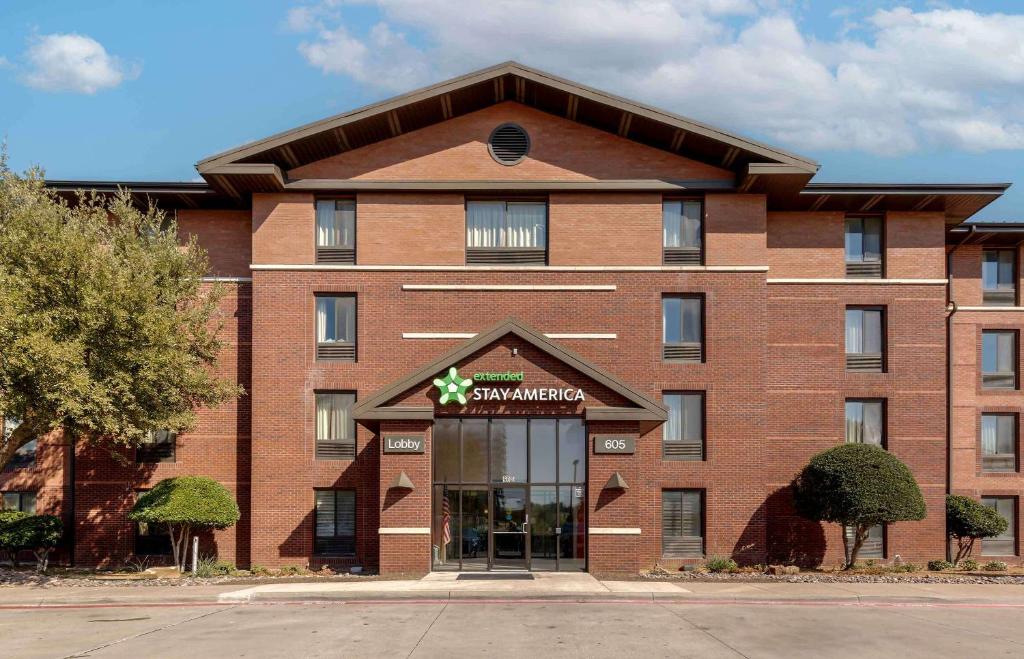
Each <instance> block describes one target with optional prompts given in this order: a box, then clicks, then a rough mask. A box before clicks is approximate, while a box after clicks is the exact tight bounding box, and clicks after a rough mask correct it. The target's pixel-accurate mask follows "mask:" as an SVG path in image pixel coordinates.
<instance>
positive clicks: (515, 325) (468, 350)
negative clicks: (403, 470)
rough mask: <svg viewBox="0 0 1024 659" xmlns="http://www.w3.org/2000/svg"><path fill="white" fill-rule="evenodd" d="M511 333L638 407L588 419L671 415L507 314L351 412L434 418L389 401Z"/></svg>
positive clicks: (364, 416) (425, 410) (598, 412)
mask: <svg viewBox="0 0 1024 659" xmlns="http://www.w3.org/2000/svg"><path fill="white" fill-rule="evenodd" d="M509 334H512V335H515V336H517V337H519V338H520V339H522V340H523V341H525V342H526V343H529V344H530V345H532V346H534V347H535V348H537V349H538V350H540V351H541V352H543V353H545V354H547V355H550V356H551V357H553V358H555V359H557V360H559V361H561V362H563V363H564V364H566V365H567V366H569V367H570V368H573V369H575V370H576V371H578V372H580V373H582V374H583V375H585V376H587V377H589V378H590V379H592V380H594V381H595V382H597V383H599V384H601V385H603V386H604V387H606V388H608V389H609V390H611V391H614V392H615V393H617V394H619V395H620V396H622V397H623V398H625V399H626V400H627V401H629V402H630V403H632V404H633V405H635V407H604V406H601V407H587V408H586V413H585V416H586V418H587V420H602V421H616V420H619V421H647V422H652V421H653V422H656V423H661V422H663V421H665V420H666V419H667V418H668V410H667V409H665V407H664V406H663V405H662V404H661V403H659V402H657V401H655V400H652V399H651V398H648V397H647V396H645V395H644V394H642V393H640V392H638V391H636V390H635V389H633V388H631V387H630V386H629V385H627V384H626V383H624V382H622V381H621V380H619V379H618V378H616V377H615V376H613V375H609V374H608V373H606V372H605V371H603V370H602V369H600V368H598V367H597V366H595V365H593V364H591V363H590V362H588V361H587V360H585V359H583V358H582V357H580V356H579V355H577V354H575V353H573V352H571V351H569V350H567V349H565V348H563V347H561V346H560V345H558V344H556V343H553V342H552V341H551V340H550V339H548V338H547V337H545V336H544V335H543V334H541V333H540V332H538V331H537V330H535V329H533V328H531V327H529V326H527V325H526V324H524V323H522V322H521V321H519V320H516V319H515V318H508V319H506V320H504V321H502V322H500V323H498V324H497V325H495V326H493V327H491V328H490V329H487V330H484V331H482V332H480V333H479V334H477V335H476V336H475V337H473V338H472V339H470V340H468V341H467V342H466V343H463V344H462V345H460V346H458V347H456V348H454V349H452V350H450V351H448V352H446V353H445V354H443V355H441V356H440V357H438V358H437V359H435V360H434V361H432V362H430V363H429V364H427V365H426V366H424V367H422V368H420V369H418V370H417V371H415V372H413V373H411V374H410V375H408V376H406V377H404V378H402V379H401V380H398V381H397V382H393V383H391V384H390V385H387V386H386V387H384V388H383V389H381V390H380V391H378V392H377V393H376V394H374V395H373V396H370V397H369V398H366V399H364V400H362V401H359V402H358V403H356V405H355V407H354V408H353V410H352V415H353V416H354V417H355V418H356V419H358V420H360V421H368V420H381V419H425V420H429V419H433V418H434V408H433V407H432V406H401V405H398V406H388V405H387V403H388V402H389V401H391V400H392V399H394V398H395V397H397V396H400V395H402V394H403V393H405V392H407V391H408V390H409V389H412V388H413V387H416V386H418V385H420V384H422V383H423V382H425V381H426V380H429V379H431V378H434V377H435V376H437V375H438V374H439V373H441V372H442V371H444V370H446V369H447V368H448V367H449V366H452V365H453V364H455V363H457V362H459V361H461V360H463V359H466V358H467V357H469V356H471V355H472V354H473V353H475V352H477V351H479V350H481V349H483V348H486V347H487V346H489V345H491V344H492V343H494V342H495V341H498V340H499V339H501V338H503V337H505V336H507V335H509Z"/></svg>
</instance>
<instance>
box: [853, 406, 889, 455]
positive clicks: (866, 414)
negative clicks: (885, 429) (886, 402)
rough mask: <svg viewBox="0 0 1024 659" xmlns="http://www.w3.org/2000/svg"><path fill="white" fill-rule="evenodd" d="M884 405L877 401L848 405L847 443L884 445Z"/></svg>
mask: <svg viewBox="0 0 1024 659" xmlns="http://www.w3.org/2000/svg"><path fill="white" fill-rule="evenodd" d="M882 416H883V415H882V404H881V403H880V402H875V401H859V400H858V401H848V402H847V403H846V441H847V443H850V444H874V445H876V446H881V445H882Z"/></svg>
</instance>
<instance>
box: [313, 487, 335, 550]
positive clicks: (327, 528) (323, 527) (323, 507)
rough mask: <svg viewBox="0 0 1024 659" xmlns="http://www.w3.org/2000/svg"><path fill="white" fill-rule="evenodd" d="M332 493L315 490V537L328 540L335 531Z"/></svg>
mask: <svg viewBox="0 0 1024 659" xmlns="http://www.w3.org/2000/svg"><path fill="white" fill-rule="evenodd" d="M334 518H335V512H334V492H331V491H329V490H317V493H316V535H317V537H319V538H329V537H331V536H333V535H334V529H335V522H334Z"/></svg>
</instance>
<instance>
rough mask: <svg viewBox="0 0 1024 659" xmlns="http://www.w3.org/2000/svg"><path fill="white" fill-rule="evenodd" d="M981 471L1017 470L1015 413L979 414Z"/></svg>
mask: <svg viewBox="0 0 1024 659" xmlns="http://www.w3.org/2000/svg"><path fill="white" fill-rule="evenodd" d="M981 469H982V471H1016V470H1017V415H1016V414H982V415H981Z"/></svg>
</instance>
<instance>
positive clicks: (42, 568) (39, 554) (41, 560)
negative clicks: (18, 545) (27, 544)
mask: <svg viewBox="0 0 1024 659" xmlns="http://www.w3.org/2000/svg"><path fill="white" fill-rule="evenodd" d="M50 551H51V550H50V549H49V548H46V549H37V550H35V551H33V552H32V553H33V554H35V555H36V572H39V573H40V574H44V573H45V572H46V570H47V568H49V567H50Z"/></svg>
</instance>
